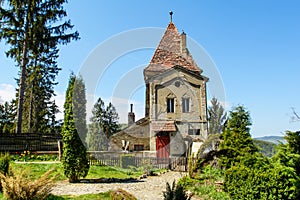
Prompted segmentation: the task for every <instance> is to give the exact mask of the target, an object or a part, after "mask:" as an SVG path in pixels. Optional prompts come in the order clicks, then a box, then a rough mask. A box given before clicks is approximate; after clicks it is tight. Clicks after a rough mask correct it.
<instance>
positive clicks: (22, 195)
mask: <svg viewBox="0 0 300 200" xmlns="http://www.w3.org/2000/svg"><path fill="white" fill-rule="evenodd" d="M52 171H53V170H49V171H48V172H46V173H45V174H43V175H42V176H41V177H40V178H39V179H37V180H33V181H32V180H30V178H29V175H28V173H26V172H23V173H22V174H20V175H7V176H4V175H3V174H0V176H1V178H2V186H3V196H4V197H5V198H6V199H8V200H27V199H31V200H40V199H41V200H43V199H46V198H47V197H48V196H49V195H50V192H51V190H52V187H53V186H54V179H55V178H56V177H55V176H54V177H53V176H52V177H51V176H50V174H51V173H52ZM10 174H13V173H10Z"/></svg>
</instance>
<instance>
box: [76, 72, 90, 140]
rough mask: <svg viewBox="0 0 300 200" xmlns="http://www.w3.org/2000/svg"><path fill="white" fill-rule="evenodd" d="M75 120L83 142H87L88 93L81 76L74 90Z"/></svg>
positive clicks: (77, 79) (77, 78)
mask: <svg viewBox="0 0 300 200" xmlns="http://www.w3.org/2000/svg"><path fill="white" fill-rule="evenodd" d="M73 106H74V122H75V125H76V128H77V130H78V134H79V136H80V139H81V141H82V142H84V144H85V142H86V135H87V126H86V95H85V84H84V82H83V79H82V77H81V76H79V77H76V79H75V83H74V91H73Z"/></svg>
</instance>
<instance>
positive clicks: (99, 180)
mask: <svg viewBox="0 0 300 200" xmlns="http://www.w3.org/2000/svg"><path fill="white" fill-rule="evenodd" d="M135 182H144V181H143V180H141V179H136V178H97V179H80V181H79V183H135Z"/></svg>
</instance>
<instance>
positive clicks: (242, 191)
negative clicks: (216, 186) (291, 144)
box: [224, 163, 299, 200]
mask: <svg viewBox="0 0 300 200" xmlns="http://www.w3.org/2000/svg"><path fill="white" fill-rule="evenodd" d="M224 188H225V190H226V191H227V192H228V193H229V195H230V197H231V198H232V199H266V200H269V199H298V198H299V177H297V174H296V172H295V170H294V169H293V168H291V167H286V166H283V165H280V164H277V163H275V164H269V165H267V166H265V167H261V168H256V167H252V168H250V167H248V166H245V165H239V166H233V167H231V168H230V169H228V170H226V174H225V182H224Z"/></svg>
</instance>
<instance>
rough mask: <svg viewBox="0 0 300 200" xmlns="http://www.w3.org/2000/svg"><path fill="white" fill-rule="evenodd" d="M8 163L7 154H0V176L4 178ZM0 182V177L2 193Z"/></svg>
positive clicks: (8, 157)
mask: <svg viewBox="0 0 300 200" xmlns="http://www.w3.org/2000/svg"><path fill="white" fill-rule="evenodd" d="M9 162H10V156H9V154H8V153H6V154H0V174H3V175H4V176H6V175H7V174H8V170H9ZM1 180H2V178H1V177H0V191H2V185H1V182H2V181H1Z"/></svg>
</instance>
